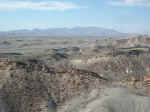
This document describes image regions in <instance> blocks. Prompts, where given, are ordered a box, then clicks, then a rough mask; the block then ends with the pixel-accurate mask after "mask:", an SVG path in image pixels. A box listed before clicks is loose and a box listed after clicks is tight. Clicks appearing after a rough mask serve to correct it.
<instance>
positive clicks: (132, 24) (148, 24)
mask: <svg viewBox="0 0 150 112" xmlns="http://www.w3.org/2000/svg"><path fill="white" fill-rule="evenodd" d="M76 26H98V27H105V28H113V29H116V30H118V31H121V32H133V33H139V32H140V33H142V32H149V33H150V0H0V31H4V30H16V29H33V28H53V27H76Z"/></svg>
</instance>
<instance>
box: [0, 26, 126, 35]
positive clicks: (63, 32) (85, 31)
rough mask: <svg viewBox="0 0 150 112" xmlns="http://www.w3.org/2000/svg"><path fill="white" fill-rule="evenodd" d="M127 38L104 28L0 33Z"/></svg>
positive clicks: (25, 30)
mask: <svg viewBox="0 0 150 112" xmlns="http://www.w3.org/2000/svg"><path fill="white" fill-rule="evenodd" d="M20 35H21V36H127V35H128V34H127V33H121V32H118V31H116V30H113V29H107V28H102V27H73V28H48V29H32V30H27V29H20V30H13V31H0V36H20Z"/></svg>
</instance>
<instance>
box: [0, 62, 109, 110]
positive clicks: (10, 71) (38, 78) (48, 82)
mask: <svg viewBox="0 0 150 112" xmlns="http://www.w3.org/2000/svg"><path fill="white" fill-rule="evenodd" d="M0 69H1V81H0V82H1V93H0V94H1V97H2V100H3V102H4V103H5V105H6V107H7V108H6V112H48V110H49V108H48V105H49V103H50V102H53V104H56V106H59V105H62V104H63V103H64V102H66V101H67V100H69V99H71V98H72V97H75V96H77V95H80V94H87V93H89V92H90V91H91V90H92V89H93V88H100V87H101V86H103V84H104V83H106V82H107V80H106V79H104V78H102V77H100V76H99V75H98V74H96V73H93V72H89V71H86V70H79V69H73V68H72V69H63V68H62V69H61V68H59V69H55V68H48V67H47V66H45V65H44V64H42V63H40V62H38V61H37V60H29V61H27V62H19V61H18V62H17V61H16V62H14V61H10V60H5V61H1V63H0Z"/></svg>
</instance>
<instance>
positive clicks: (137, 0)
mask: <svg viewBox="0 0 150 112" xmlns="http://www.w3.org/2000/svg"><path fill="white" fill-rule="evenodd" d="M109 4H111V5H113V6H150V2H148V1H146V0H119V1H111V2H109Z"/></svg>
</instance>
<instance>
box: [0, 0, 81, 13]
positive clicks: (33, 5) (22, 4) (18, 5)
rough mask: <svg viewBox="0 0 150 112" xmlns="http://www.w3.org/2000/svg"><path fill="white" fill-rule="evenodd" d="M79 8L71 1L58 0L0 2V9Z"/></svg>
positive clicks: (59, 9) (60, 9) (57, 9)
mask: <svg viewBox="0 0 150 112" xmlns="http://www.w3.org/2000/svg"><path fill="white" fill-rule="evenodd" d="M79 8H81V7H80V6H78V5H77V4H74V3H72V2H59V1H49V2H30V1H14V2H13V1H12V2H1V3H0V10H16V9H27V10H28V9H30V10H49V11H52V10H56V11H64V10H71V9H79Z"/></svg>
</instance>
